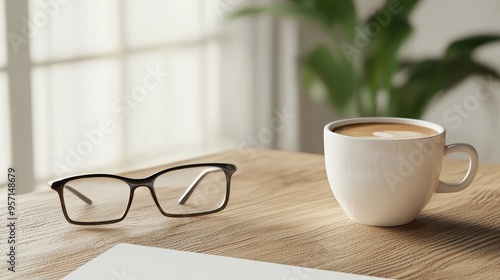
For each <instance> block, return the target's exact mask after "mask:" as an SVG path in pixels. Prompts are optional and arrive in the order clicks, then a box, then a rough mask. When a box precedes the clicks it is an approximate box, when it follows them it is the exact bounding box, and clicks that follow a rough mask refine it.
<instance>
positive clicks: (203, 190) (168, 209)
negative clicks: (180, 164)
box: [154, 166, 227, 215]
mask: <svg viewBox="0 0 500 280" xmlns="http://www.w3.org/2000/svg"><path fill="white" fill-rule="evenodd" d="M154 189H155V193H156V197H157V199H158V202H159V204H160V207H161V208H162V210H163V211H164V212H165V213H168V214H174V215H183V214H195V213H203V212H208V211H214V210H217V209H219V208H221V207H222V205H223V204H224V201H225V199H226V189H227V183H226V175H225V173H224V171H223V170H222V169H220V168H218V167H211V166H203V167H191V168H184V169H178V170H174V171H169V172H167V173H164V174H162V175H160V176H159V177H158V178H156V180H155V182H154Z"/></svg>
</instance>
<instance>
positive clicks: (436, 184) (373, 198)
mask: <svg viewBox="0 0 500 280" xmlns="http://www.w3.org/2000/svg"><path fill="white" fill-rule="evenodd" d="M359 123H403V124H413V125H419V126H424V127H428V128H431V129H433V130H435V131H437V134H436V135H432V136H427V137H421V138H413V139H391V138H384V137H380V138H359V137H352V136H346V135H342V134H338V133H335V132H334V131H336V130H337V129H338V128H339V127H342V126H346V125H352V124H359ZM445 134H446V132H445V129H444V128H443V127H442V126H440V125H437V124H434V123H431V122H427V121H422V120H414V119H403V118H354V119H344V120H339V121H335V122H332V123H329V124H327V125H326V126H325V128H324V144H325V163H326V173H327V176H328V181H329V183H330V187H331V189H332V191H333V194H334V196H335V198H336V199H337V202H338V203H339V204H340V206H341V207H342V209H343V210H344V212H345V213H346V214H347V216H348V217H349V218H350V219H351V220H353V221H355V222H358V223H361V224H367V225H374V226H397V225H402V224H406V223H409V222H411V221H412V220H414V219H415V218H416V217H417V215H418V214H419V213H420V211H422V209H423V208H424V207H425V205H426V204H427V203H428V202H429V200H430V198H431V197H432V195H433V193H434V192H457V191H461V190H463V189H465V188H467V187H468V186H469V185H470V184H471V183H472V181H473V180H474V176H475V174H476V171H477V166H478V156H477V152H476V150H475V149H474V147H472V146H470V145H468V144H453V145H445V138H446V135H445ZM455 152H462V153H466V154H467V155H469V169H468V171H467V174H466V175H465V177H464V178H463V180H462V181H461V182H458V183H445V182H442V181H440V180H439V173H440V171H441V163H442V161H443V156H444V155H447V154H450V153H455Z"/></svg>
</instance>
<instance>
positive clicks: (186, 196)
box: [179, 167, 220, 205]
mask: <svg viewBox="0 0 500 280" xmlns="http://www.w3.org/2000/svg"><path fill="white" fill-rule="evenodd" d="M219 170H220V169H219V168H216V167H214V168H209V169H205V170H203V171H202V172H201V173H200V175H198V177H196V179H195V180H194V181H193V183H192V184H191V185H190V186H189V187H188V188H187V190H186V191H185V192H184V193H183V194H182V196H181V198H180V199H179V204H180V205H184V204H185V203H186V201H187V200H188V199H189V197H190V196H191V194H192V193H193V192H194V190H195V189H196V187H197V186H198V184H199V183H200V182H201V180H202V179H203V178H204V177H205V176H207V175H208V174H210V173H214V172H217V171H219Z"/></svg>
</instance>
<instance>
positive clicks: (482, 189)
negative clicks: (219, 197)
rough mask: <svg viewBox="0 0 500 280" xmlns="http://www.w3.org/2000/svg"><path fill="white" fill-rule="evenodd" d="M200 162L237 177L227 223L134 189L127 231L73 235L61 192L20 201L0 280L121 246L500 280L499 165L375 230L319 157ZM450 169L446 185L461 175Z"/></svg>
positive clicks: (59, 269) (83, 230)
mask: <svg viewBox="0 0 500 280" xmlns="http://www.w3.org/2000/svg"><path fill="white" fill-rule="evenodd" d="M199 162H229V163H235V164H236V165H237V166H238V171H237V172H236V173H235V175H234V176H233V180H232V184H231V197H230V200H229V205H228V207H227V208H226V209H225V210H223V211H222V212H219V213H216V214H213V215H208V216H202V217H195V218H178V219H172V218H167V217H164V216H163V215H161V214H160V212H159V211H158V209H157V208H156V206H155V205H154V203H153V200H152V198H151V195H150V193H149V192H148V191H147V189H146V188H139V189H138V190H137V191H136V193H135V197H134V202H133V204H132V208H131V209H130V212H129V213H128V216H127V218H125V220H124V221H122V222H120V223H118V224H113V225H105V226H75V225H71V224H69V223H68V222H67V221H66V220H65V219H64V217H63V214H62V211H61V206H60V204H59V199H58V197H57V193H56V192H54V191H52V190H50V189H49V190H47V191H42V192H36V193H30V194H25V195H19V196H17V200H18V210H17V211H18V224H17V229H16V238H17V265H16V272H15V273H11V272H8V271H7V267H6V262H5V259H6V257H5V256H6V253H5V250H6V247H7V246H6V244H7V237H6V236H7V234H8V233H7V230H6V227H5V226H2V231H1V236H3V240H2V241H1V242H2V243H3V244H2V248H3V249H2V257H1V260H2V261H1V263H2V265H1V273H0V275H1V276H0V278H1V279H59V278H61V277H63V276H64V275H66V274H68V273H69V272H71V271H73V270H75V269H76V268H78V267H79V266H81V265H83V264H84V263H86V262H88V261H89V260H91V259H93V258H95V257H97V256H98V255H99V254H101V253H103V252H104V251H106V250H108V249H109V248H111V247H113V246H114V245H116V244H118V243H132V244H139V245H146V246H156V247H161V248H169V249H176V250H184V251H192V252H199V253H208V254H215V255H222V256H230V257H237V258H244V259H251V260H259V261H265V262H273V263H280V264H289V265H297V266H303V267H311V268H320V269H326V270H335V271H342V272H349V273H357V274H365V275H373V276H380V277H389V278H398V279H500V165H493V164H484V163H481V164H480V166H479V170H478V174H477V176H476V179H475V181H474V183H473V184H472V186H471V187H469V188H468V189H466V190H464V191H462V192H459V193H452V194H436V195H434V197H433V198H432V200H431V202H430V203H429V205H428V206H427V207H426V208H425V209H424V211H423V212H422V213H421V214H420V215H419V216H418V217H417V219H415V220H414V221H413V222H411V223H409V224H407V225H404V226H399V227H390V228H389V227H387V228H381V227H370V226H364V225H359V224H356V223H353V222H351V221H350V220H349V219H348V218H347V216H346V215H345V214H344V213H343V211H342V209H341V208H340V207H339V205H338V204H337V202H336V200H335V198H334V196H333V195H332V193H331V190H330V188H329V186H328V182H327V179H326V173H325V167H324V158H323V156H321V155H311V154H304V153H289V152H282V151H274V150H240V151H229V152H224V153H220V154H215V155H211V156H207V157H203V158H198V159H193V160H189V161H185V162H182V163H179V164H184V163H199ZM445 165H446V168H444V170H443V172H444V174H442V177H446V178H447V179H457V178H459V177H460V175H461V174H459V173H460V172H461V170H463V169H464V168H465V165H464V163H463V162H447V163H446V164H445ZM161 168H163V167H158V168H155V169H149V170H143V171H139V172H134V173H130V174H127V175H129V176H132V177H135V176H141V175H147V174H150V173H152V172H153V171H154V170H159V169H161ZM5 197H6V195H2V201H1V205H3V206H2V207H5V205H6V202H5ZM2 212H5V211H3V210H2ZM2 217H3V218H2V220H3V221H4V223H6V218H5V217H6V216H5V215H2ZM132 257H133V256H132ZM295 279H302V278H300V277H299V278H295Z"/></svg>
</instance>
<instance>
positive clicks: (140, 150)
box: [0, 0, 258, 186]
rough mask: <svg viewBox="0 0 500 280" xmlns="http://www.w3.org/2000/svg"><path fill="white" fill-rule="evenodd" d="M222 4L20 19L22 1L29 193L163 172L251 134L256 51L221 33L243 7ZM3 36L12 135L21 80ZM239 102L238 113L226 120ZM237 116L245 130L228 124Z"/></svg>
mask: <svg viewBox="0 0 500 280" xmlns="http://www.w3.org/2000/svg"><path fill="white" fill-rule="evenodd" d="M226 2H227V3H226ZM226 2H225V1H222V0H221V1H198V0H184V1H177V0H148V1H132V0H129V1H119V0H112V1H99V0H86V1H76V0H75V1H70V0H50V1H41V0H28V1H27V5H26V7H24V11H23V5H22V3H23V1H16V2H15V3H14V2H13V3H9V5H7V9H9V7H11V8H12V7H15V8H16V9H18V10H21V14H22V13H23V12H24V13H25V14H26V15H27V17H25V18H24V19H23V21H24V22H25V24H26V25H27V26H29V34H18V35H19V36H21V41H17V44H13V43H12V42H10V43H9V44H10V47H11V48H22V47H26V48H29V53H30V57H29V64H28V65H27V66H26V67H29V69H24V70H25V71H26V73H29V75H30V78H29V80H30V82H31V86H30V89H29V91H30V94H29V98H30V102H31V108H27V109H26V110H30V112H31V115H32V119H31V121H30V123H29V125H30V126H31V132H32V139H29V141H30V143H31V145H32V147H33V154H32V159H33V180H34V182H36V183H37V184H38V185H40V186H46V182H47V181H48V180H51V179H54V178H57V177H61V176H66V175H72V174H77V173H85V172H122V171H126V170H131V169H136V168H141V167H146V166H154V165H158V164H164V163H167V162H172V161H175V160H179V159H182V158H187V157H192V156H196V155H200V154H203V153H208V152H214V151H217V150H220V149H227V148H230V147H235V146H237V145H238V143H240V142H241V139H243V138H244V137H246V135H249V134H251V130H250V129H249V128H251V127H257V126H256V125H255V124H252V122H253V121H252V118H251V117H249V116H250V114H251V113H252V112H253V111H252V110H254V109H252V106H253V105H252V102H251V101H252V97H251V94H250V90H245V89H241V81H242V80H243V79H246V80H248V78H249V77H250V78H251V76H250V75H248V73H251V70H249V67H250V66H249V64H248V61H251V60H252V59H251V58H242V57H241V54H242V52H245V51H246V50H248V49H250V48H252V47H253V46H247V45H248V42H249V41H250V40H249V39H248V38H247V39H245V40H241V37H242V35H241V34H240V35H239V39H238V38H237V39H238V40H240V41H238V42H237V43H235V41H234V40H233V39H231V38H230V37H231V36H228V33H227V32H232V31H230V30H229V31H224V32H223V31H221V29H220V28H219V26H220V25H218V22H219V21H220V19H221V16H222V15H221V13H222V12H225V11H227V10H228V9H230V8H236V4H238V5H239V4H241V3H242V1H226ZM0 3H2V6H0V9H1V10H0V12H1V13H2V14H4V13H5V12H4V6H3V1H2V2H0ZM231 3H233V4H231ZM234 3H235V4H234ZM16 5H18V6H16ZM8 22H9V21H8ZM11 22H12V21H11ZM15 22H18V21H15ZM7 26H9V25H7ZM18 27H19V26H18ZM2 28H3V26H2V25H0V32H3V33H0V35H1V36H0V90H1V92H2V93H3V92H6V93H8V94H2V96H1V97H0V106H2V107H0V109H2V111H1V114H4V115H2V121H1V122H0V128H1V129H2V131H7V132H9V131H11V130H10V128H9V127H8V126H9V123H10V121H9V116H11V115H12V114H9V113H8V110H7V109H8V107H9V106H8V104H9V101H8V98H9V96H10V97H12V96H13V94H14V93H13V92H12V90H10V91H9V90H8V89H7V78H6V77H7V75H11V74H12V75H15V76H14V77H12V79H24V78H25V77H21V76H20V75H19V72H14V73H8V72H9V71H8V69H9V68H8V67H6V66H5V65H7V64H6V59H5V57H6V54H5V53H6V51H5V47H4V46H5V38H6V37H7V35H6V33H5V31H2V30H3V29H2ZM8 28H10V27H8ZM21 28H22V27H21ZM7 33H9V30H7ZM245 36H246V35H245ZM18 39H19V38H18ZM2 40H3V41H2ZM26 42H28V43H26ZM2 43H3V45H2ZM241 44H244V45H245V47H244V48H241ZM231 48H233V51H231ZM234 49H237V51H234ZM238 52H239V53H238ZM221 53H225V57H224V58H223V57H222V55H221ZM249 54H251V52H249ZM235 57H236V58H237V60H234V58H235ZM228 58H229V60H226V59H228ZM221 61H224V63H225V65H222V62H221ZM235 65H237V68H235V67H234V66H235ZM221 73H225V77H226V78H227V79H224V80H223V79H221ZM247 76H248V77H247ZM247 83H248V81H247ZM4 89H5V90H4ZM235 89H238V90H237V91H236V90H235ZM234 100H238V101H239V104H231V106H226V107H227V109H225V110H222V109H221V107H223V105H224V104H226V105H227V104H228V103H229V104H230V102H232V101H234ZM245 101H249V102H245ZM18 106H19V105H18ZM4 107H5V108H4ZM4 109H5V110H4ZM11 109H12V110H16V109H19V108H11ZM234 112H238V115H237V116H238V117H239V118H240V119H239V121H238V120H237V119H236V120H229V121H228V119H229V118H228V114H233V116H234ZM242 120H245V121H242ZM12 123H16V120H14V121H13V122H12ZM257 128H258V127H257ZM7 135H9V133H7ZM15 137H16V136H15V135H14V138H15ZM3 138H4V139H1V140H0V141H3V142H0V145H1V146H0V149H1V150H0V151H1V152H2V160H4V161H2V164H3V165H7V164H10V161H14V162H15V161H16V157H17V156H16V154H15V153H16V152H13V156H12V159H11V158H10V157H4V156H3V155H4V154H8V151H10V147H11V144H10V143H9V142H8V141H9V139H10V137H3ZM228 145H229V146H228ZM4 152H5V153H4ZM17 153H19V151H17ZM3 165H2V168H3V167H4V166H3ZM3 170H5V168H3Z"/></svg>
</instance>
